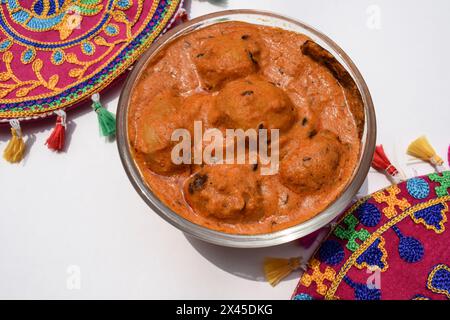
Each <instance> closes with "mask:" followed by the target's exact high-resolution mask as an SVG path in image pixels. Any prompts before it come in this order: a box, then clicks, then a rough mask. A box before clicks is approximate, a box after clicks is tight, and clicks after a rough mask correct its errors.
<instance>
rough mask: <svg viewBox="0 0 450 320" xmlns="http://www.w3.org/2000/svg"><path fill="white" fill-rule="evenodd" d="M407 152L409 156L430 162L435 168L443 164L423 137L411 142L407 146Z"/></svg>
mask: <svg viewBox="0 0 450 320" xmlns="http://www.w3.org/2000/svg"><path fill="white" fill-rule="evenodd" d="M407 152H408V154H409V155H410V156H413V157H416V158H419V159H421V160H424V161H427V162H431V164H433V165H435V166H442V165H443V164H444V160H442V158H441V157H439V156H438V154H437V153H436V151H435V150H434V149H433V147H432V146H431V144H430V143H429V142H428V139H427V138H426V137H425V136H422V137H420V138H418V139H417V140H415V141H413V142H412V143H411V144H410V145H409V147H408V151H407Z"/></svg>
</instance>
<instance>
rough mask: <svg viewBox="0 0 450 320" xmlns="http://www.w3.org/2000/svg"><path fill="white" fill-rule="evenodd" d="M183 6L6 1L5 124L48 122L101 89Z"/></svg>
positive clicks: (166, 0)
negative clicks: (47, 118)
mask: <svg viewBox="0 0 450 320" xmlns="http://www.w3.org/2000/svg"><path fill="white" fill-rule="evenodd" d="M181 2H182V1H181V0H152V1H144V0H70V1H69V0H35V1H27V2H25V1H19V0H0V59H2V61H3V64H1V65H0V121H7V120H8V119H11V118H30V117H38V116H45V115H46V114H49V113H50V112H51V111H53V110H56V109H59V108H63V107H66V106H69V105H72V104H74V103H76V102H79V101H81V100H83V99H84V98H86V97H88V96H89V95H91V94H93V93H95V92H98V91H100V90H102V89H103V88H105V87H106V86H107V85H108V84H109V83H111V82H112V81H113V80H114V79H115V78H117V76H119V75H120V74H121V73H122V72H123V71H125V70H126V69H127V68H128V67H129V66H130V65H131V64H132V63H133V62H134V61H135V60H136V58H137V57H138V56H139V55H140V54H141V53H142V52H143V51H144V50H145V49H147V48H148V46H149V45H150V44H151V43H152V42H153V40H154V39H155V38H156V37H157V36H158V35H159V34H160V33H161V32H163V31H164V30H165V28H167V26H168V25H169V24H170V23H171V21H172V19H173V18H174V15H175V13H176V11H177V10H178V8H179V6H180V4H181ZM2 65H3V66H2Z"/></svg>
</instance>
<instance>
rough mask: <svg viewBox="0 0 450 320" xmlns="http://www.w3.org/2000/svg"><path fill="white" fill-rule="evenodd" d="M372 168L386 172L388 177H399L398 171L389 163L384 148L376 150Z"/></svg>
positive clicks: (380, 146)
mask: <svg viewBox="0 0 450 320" xmlns="http://www.w3.org/2000/svg"><path fill="white" fill-rule="evenodd" d="M372 167H373V168H374V169H376V170H378V171H381V172H385V173H387V174H388V175H390V176H392V177H395V176H396V175H398V170H397V168H396V167H394V166H393V165H392V163H391V162H390V161H389V159H388V157H387V156H386V153H385V152H384V149H383V146H382V145H379V146H377V147H376V148H375V155H374V156H373V161H372Z"/></svg>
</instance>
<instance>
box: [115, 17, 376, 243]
mask: <svg viewBox="0 0 450 320" xmlns="http://www.w3.org/2000/svg"><path fill="white" fill-rule="evenodd" d="M225 21H243V22H248V23H253V24H260V25H265V26H272V27H279V28H282V29H286V30H290V31H294V32H298V33H303V34H305V35H307V36H309V37H310V38H311V39H312V40H314V41H315V42H316V43H318V44H319V45H321V46H322V47H323V48H325V49H326V50H328V51H329V52H330V53H331V54H333V56H334V57H335V58H336V59H337V60H338V61H339V62H340V63H341V64H342V65H343V66H344V67H345V68H346V69H347V71H348V72H349V73H350V75H351V76H352V77H353V79H354V81H355V83H356V85H357V86H358V89H359V91H360V93H361V96H362V100H363V103H364V110H365V126H364V132H363V135H362V150H361V155H360V160H359V164H358V166H357V167H356V168H355V170H354V173H353V176H352V178H351V180H350V182H349V183H348V185H347V187H346V188H345V190H344V191H343V192H342V193H341V195H340V196H339V197H338V198H337V199H336V200H335V201H334V202H333V203H331V204H330V205H329V206H328V207H327V209H325V210H324V211H322V212H320V213H319V214H317V215H316V216H314V217H313V218H311V219H310V220H307V221H305V222H302V223H300V224H298V225H295V226H293V227H290V228H287V229H284V230H281V231H276V232H273V233H267V234H257V235H237V234H228V233H224V232H219V231H215V230H211V229H208V228H206V227H203V226H201V225H197V224H194V223H192V222H190V221H188V220H186V219H184V218H182V217H181V216H180V215H178V214H177V213H176V212H174V211H172V210H171V209H169V208H168V207H167V206H166V205H165V204H164V203H163V202H161V201H160V200H159V199H158V198H157V197H156V196H155V195H154V194H153V192H152V191H151V190H150V188H149V187H148V186H147V184H146V182H145V181H144V180H143V178H142V175H141V173H140V170H139V168H138V165H137V164H136V163H135V161H134V159H133V157H132V154H131V151H130V149H131V146H130V143H129V138H128V121H127V119H128V109H129V108H128V106H129V103H130V98H131V93H132V91H133V88H134V86H135V84H136V82H137V81H138V80H139V78H140V76H141V74H142V72H143V71H144V70H145V68H146V66H147V64H148V62H149V61H150V60H151V59H152V57H153V56H155V55H156V54H157V53H158V52H160V50H161V49H163V48H164V47H165V46H167V45H168V44H169V43H170V42H171V41H173V40H174V39H176V38H178V37H180V36H183V35H186V34H187V33H190V32H192V31H194V30H198V29H201V28H205V27H207V26H210V25H212V24H216V23H221V22H225ZM375 143H376V119H375V111H374V107H373V102H372V99H371V96H370V93H369V89H368V88H367V85H366V83H365V82H364V79H363V77H362V76H361V74H360V72H359V71H358V69H357V68H356V66H355V64H354V63H353V62H352V60H351V59H350V58H349V57H348V56H347V54H346V53H345V52H344V51H343V50H342V49H341V48H340V47H339V46H338V45H337V44H336V43H335V42H334V41H333V40H331V39H330V38H328V37H327V36H326V35H324V34H323V33H321V32H319V31H317V30H316V29H314V28H312V27H310V26H308V25H307V24H305V23H303V22H300V21H297V20H294V19H291V18H287V17H284V16H281V15H278V14H275V13H271V12H264V11H256V10H227V11H221V12H216V13H212V14H208V15H204V16H201V17H198V18H195V19H192V20H190V21H189V22H186V23H184V24H181V25H179V26H177V27H175V28H173V29H171V30H170V31H168V32H167V33H165V34H164V35H163V36H161V37H159V38H158V39H157V41H156V42H155V43H154V44H153V45H152V46H151V47H150V48H149V49H148V50H147V51H146V52H145V53H144V54H143V55H142V57H141V58H140V59H139V61H138V62H137V63H136V65H135V66H134V68H133V70H132V72H131V73H130V74H129V75H128V78H127V80H126V83H125V86H124V87H123V89H122V93H121V95H120V100H119V106H118V111H117V145H118V149H119V154H120V158H121V160H122V164H123V167H124V168H125V171H126V173H127V175H128V178H129V179H130V181H131V183H132V184H133V186H134V188H135V189H136V191H137V192H138V193H139V195H140V196H141V197H142V199H144V201H145V202H146V203H147V204H148V206H149V207H150V208H151V209H152V211H153V212H156V213H157V214H158V215H159V216H161V217H162V218H163V219H165V220H166V221H167V222H169V223H170V224H172V225H173V226H175V227H177V228H178V229H180V230H181V231H183V232H185V233H187V234H190V235H192V236H194V237H196V238H198V239H201V240H204V241H206V242H210V243H213V244H217V245H221V246H227V247H237V248H258V247H269V246H274V245H279V244H282V243H286V242H289V241H292V240H296V239H298V238H301V237H304V236H306V235H308V234H310V233H312V232H314V231H316V230H318V229H320V228H321V227H323V226H325V225H327V224H328V223H330V222H331V221H333V220H334V219H335V218H336V217H337V216H338V215H339V214H340V213H341V212H342V211H343V210H344V209H345V208H346V207H347V206H348V205H349V203H350V202H351V200H352V199H353V197H354V196H355V194H356V193H357V191H358V190H359V189H360V187H361V185H362V184H363V182H364V180H365V178H366V176H367V173H368V171H369V168H370V164H371V162H372V158H373V153H374V150H375ZM150 212H151V211H150ZM153 212H151V213H152V214H153Z"/></svg>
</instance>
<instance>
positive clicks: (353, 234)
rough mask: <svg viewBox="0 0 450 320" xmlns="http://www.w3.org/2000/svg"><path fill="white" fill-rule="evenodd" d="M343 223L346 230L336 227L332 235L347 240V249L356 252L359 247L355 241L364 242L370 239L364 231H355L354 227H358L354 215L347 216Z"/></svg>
mask: <svg viewBox="0 0 450 320" xmlns="http://www.w3.org/2000/svg"><path fill="white" fill-rule="evenodd" d="M344 223H345V224H346V225H347V229H344V228H343V227H342V226H340V225H339V226H337V227H336V229H335V230H334V235H335V236H336V237H338V238H339V239H343V240H348V242H347V246H346V247H347V249H348V250H350V251H356V250H357V249H358V247H359V244H358V243H357V242H356V240H358V239H359V240H361V241H365V240H366V239H367V238H369V237H370V233H369V231H367V230H366V229H360V230H358V231H356V229H355V228H356V226H357V225H358V219H357V218H356V217H355V216H354V215H351V214H350V215H348V216H346V217H345V219H344Z"/></svg>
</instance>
